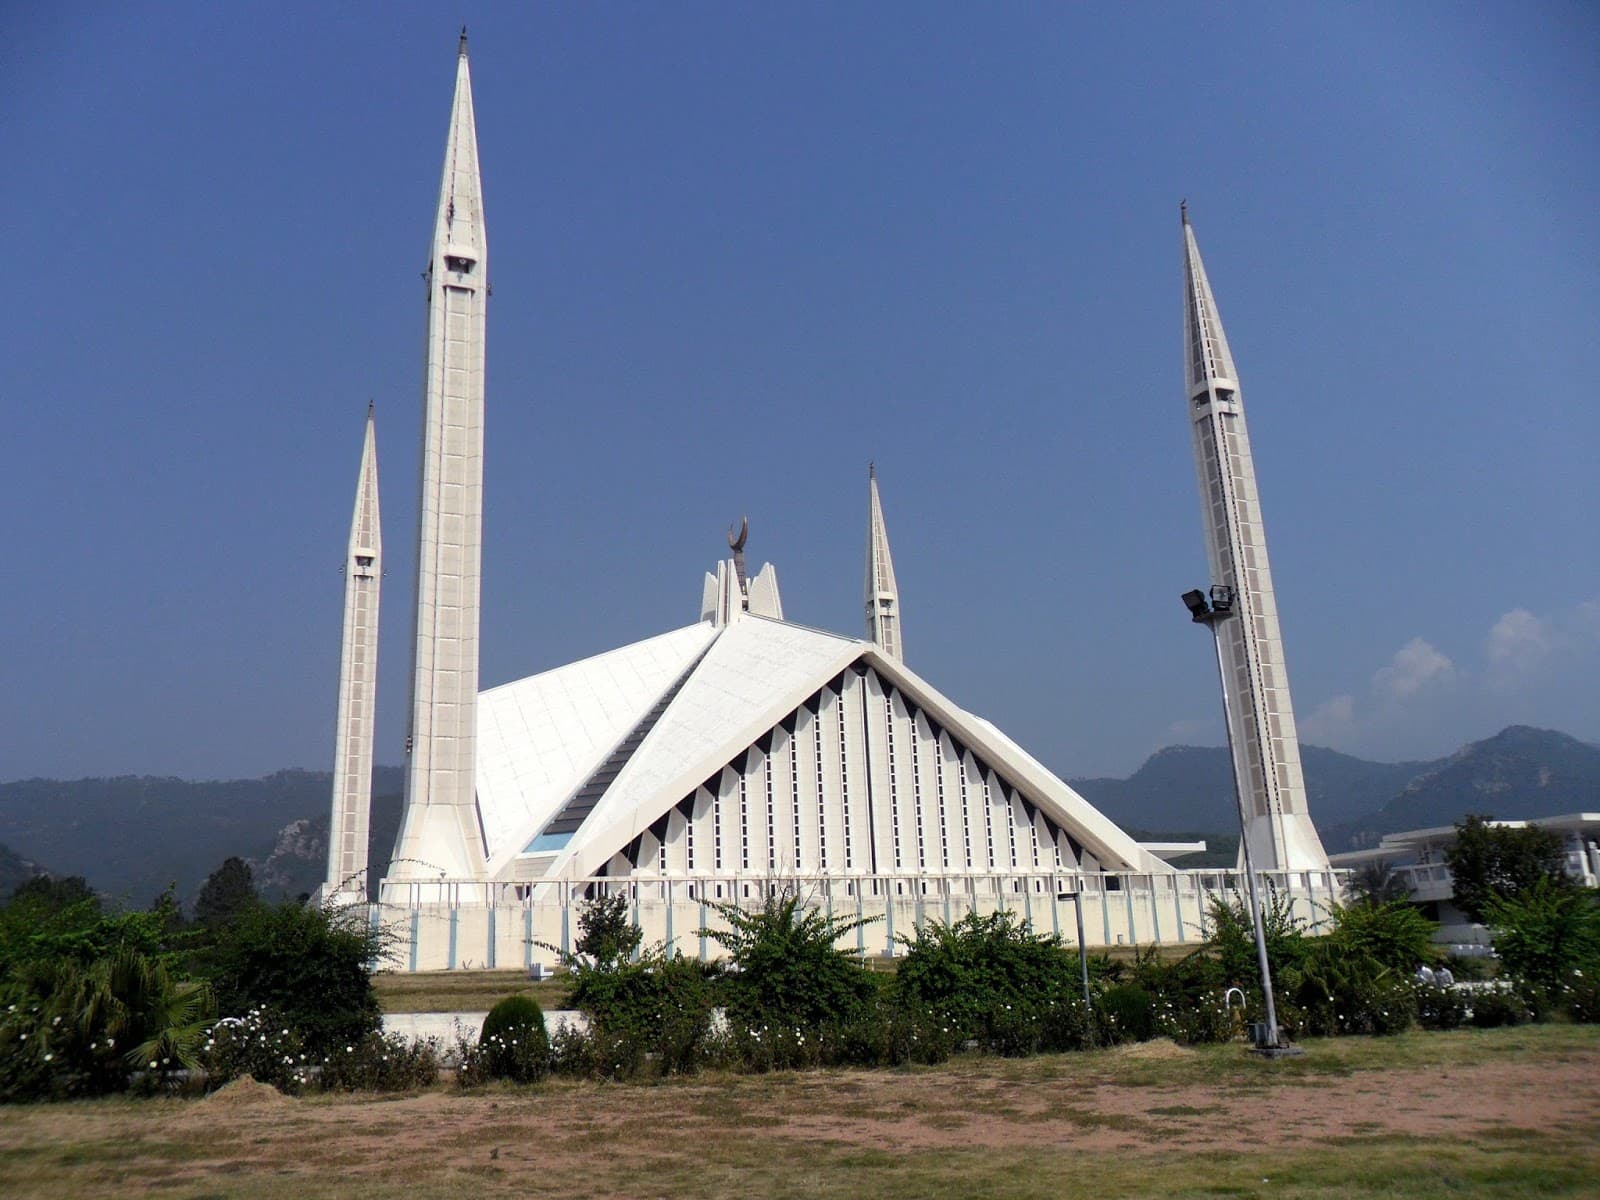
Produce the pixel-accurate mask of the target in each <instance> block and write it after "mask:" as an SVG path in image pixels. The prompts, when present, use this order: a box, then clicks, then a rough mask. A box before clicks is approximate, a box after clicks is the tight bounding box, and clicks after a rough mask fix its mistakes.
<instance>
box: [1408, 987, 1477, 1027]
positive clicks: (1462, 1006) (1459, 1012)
mask: <svg viewBox="0 0 1600 1200" xmlns="http://www.w3.org/2000/svg"><path fill="white" fill-rule="evenodd" d="M1467 1007H1468V1001H1467V994H1466V993H1465V992H1464V991H1462V990H1461V989H1460V988H1453V987H1449V988H1447V987H1439V986H1438V985H1436V984H1430V983H1424V984H1421V985H1419V986H1418V987H1417V1021H1418V1023H1419V1024H1420V1025H1421V1026H1422V1027H1423V1028H1424V1029H1459V1028H1460V1027H1461V1025H1462V1024H1463V1023H1464V1022H1465V1021H1466V1019H1467Z"/></svg>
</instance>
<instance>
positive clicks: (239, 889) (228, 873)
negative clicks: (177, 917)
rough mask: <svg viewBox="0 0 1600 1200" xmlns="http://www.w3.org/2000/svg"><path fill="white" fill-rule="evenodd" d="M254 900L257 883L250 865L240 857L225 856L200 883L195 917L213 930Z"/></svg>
mask: <svg viewBox="0 0 1600 1200" xmlns="http://www.w3.org/2000/svg"><path fill="white" fill-rule="evenodd" d="M255 902H256V886H255V881H254V880H253V879H252V878H251V875H250V864H249V863H247V862H245V861H244V859H242V858H237V857H234V858H227V859H224V860H223V863H222V865H221V866H220V867H218V868H217V869H216V870H215V871H213V872H211V874H210V875H208V876H207V877H206V881H205V883H204V884H202V885H201V887H200V894H199V895H198V896H196V897H195V902H194V916H195V920H197V921H199V922H200V924H202V925H204V926H206V927H208V928H213V929H214V928H216V927H217V926H218V925H221V924H223V923H225V922H226V921H228V920H230V919H231V918H232V917H233V916H234V914H236V913H238V912H240V911H241V910H243V909H244V908H246V907H248V906H249V905H251V904H254V903H255Z"/></svg>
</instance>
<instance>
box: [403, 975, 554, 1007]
mask: <svg viewBox="0 0 1600 1200" xmlns="http://www.w3.org/2000/svg"><path fill="white" fill-rule="evenodd" d="M372 984H373V987H374V988H375V989H376V991H377V993H378V1003H379V1004H381V1005H382V1006H383V1011H384V1012H386V1013H412V1012H487V1011H488V1010H489V1009H491V1008H493V1007H494V1005H495V1001H497V1000H503V999H505V998H506V997H507V996H510V995H514V994H518V993H522V994H526V995H529V996H532V997H533V998H534V999H535V1000H537V1001H538V1002H539V1007H540V1008H545V1009H551V1008H565V1007H566V1003H567V993H568V992H569V991H571V988H570V987H569V986H568V984H567V981H566V978H565V976H561V975H558V976H556V977H555V978H554V979H544V980H540V981H539V982H538V983H535V982H534V981H533V980H531V979H529V978H528V973H527V972H526V971H424V972H419V973H417V974H411V975H400V974H388V973H385V974H379V975H374V976H373V977H372Z"/></svg>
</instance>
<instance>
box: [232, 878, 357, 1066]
mask: <svg viewBox="0 0 1600 1200" xmlns="http://www.w3.org/2000/svg"><path fill="white" fill-rule="evenodd" d="M386 945H387V938H386V936H385V935H384V934H383V933H382V932H381V931H379V930H375V929H373V928H372V927H371V926H370V925H368V924H367V923H366V921H365V920H364V919H362V917H361V915H360V914H359V913H358V911H357V910H354V909H351V908H336V907H331V906H330V907H328V908H307V907H304V906H302V905H299V904H278V905H267V904H253V905H251V906H249V907H248V908H245V909H243V910H242V911H240V912H239V913H238V914H237V915H236V916H235V917H234V919H233V920H232V921H231V922H229V923H228V924H227V925H225V926H223V927H222V928H221V929H220V930H218V931H217V934H216V940H215V942H214V944H213V945H212V946H211V947H210V948H209V950H208V952H207V953H206V955H205V957H204V966H205V970H206V973H207V974H209V975H210V976H211V979H212V984H213V986H214V987H215V989H216V995H217V1008H218V1010H219V1011H220V1012H221V1013H222V1014H223V1015H224V1016H230V1017H240V1016H243V1015H244V1014H245V1013H247V1012H248V1011H249V1010H250V1009H252V1008H256V1007H261V1008H266V1009H268V1010H270V1011H271V1012H273V1013H275V1014H276V1015H277V1016H278V1017H279V1018H281V1019H282V1020H283V1021H284V1022H285V1023H286V1024H288V1025H289V1026H290V1027H292V1028H293V1029H295V1030H297V1031H298V1032H299V1034H300V1036H301V1037H302V1038H303V1039H304V1040H305V1045H306V1049H307V1050H308V1051H313V1052H316V1053H318V1054H321V1053H325V1052H327V1051H329V1050H331V1049H332V1048H333V1047H334V1045H335V1044H337V1045H339V1046H341V1047H342V1046H344V1045H346V1044H353V1043H354V1042H355V1041H356V1040H358V1039H359V1038H361V1037H363V1036H365V1035H366V1034H367V1033H370V1032H372V1031H373V1030H376V1029H377V1028H378V1027H379V1025H380V1024H381V1020H380V1012H379V1008H378V997H377V994H376V993H375V992H374V991H373V988H372V975H371V970H370V967H371V964H372V963H373V962H375V961H377V959H378V958H379V957H380V956H381V955H382V954H383V951H384V949H385V947H386Z"/></svg>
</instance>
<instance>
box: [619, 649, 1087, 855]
mask: <svg viewBox="0 0 1600 1200" xmlns="http://www.w3.org/2000/svg"><path fill="white" fill-rule="evenodd" d="M865 698H866V690H865V681H864V680H863V681H862V682H859V683H855V684H854V686H853V687H850V686H845V685H844V683H843V680H842V679H841V680H840V681H836V683H835V684H834V685H833V686H832V687H830V688H829V689H825V690H824V691H823V692H820V693H818V694H817V695H816V696H814V697H813V698H812V700H811V701H808V702H807V704H806V706H805V708H804V710H803V711H802V710H797V711H796V713H794V714H792V715H791V717H790V718H788V719H787V720H786V721H785V722H784V723H783V725H782V726H781V730H780V729H775V730H774V731H773V733H772V734H771V735H769V736H768V737H765V738H763V739H761V742H759V743H757V745H756V746H755V747H753V748H752V751H751V752H750V754H749V755H748V756H741V757H740V758H739V759H738V760H736V761H735V762H734V763H733V764H732V765H731V770H732V771H733V772H734V774H735V775H736V777H737V782H736V783H735V782H734V780H733V779H728V780H727V786H723V781H724V775H725V772H724V773H719V775H717V776H714V777H713V778H711V779H710V780H707V782H706V783H705V784H704V785H702V787H700V788H698V789H696V791H695V792H694V793H693V794H692V795H690V796H688V797H685V799H684V800H683V801H682V802H681V803H680V804H679V805H678V806H677V808H676V809H675V810H674V812H673V813H672V814H669V815H668V816H666V817H663V818H662V819H661V820H659V821H658V822H657V823H656V825H655V826H654V827H652V829H651V831H650V833H651V835H652V840H653V841H654V843H655V844H654V845H652V846H651V847H650V849H651V851H652V853H651V855H650V858H649V860H648V862H640V859H639V854H640V850H641V849H642V846H643V843H644V839H643V837H641V838H640V839H636V840H635V842H634V843H633V845H631V846H630V847H629V848H628V851H627V852H625V859H626V864H627V865H632V866H635V867H643V868H644V869H646V870H659V871H662V872H665V871H667V870H668V869H669V865H676V866H677V867H679V868H686V869H687V870H688V871H690V872H697V871H706V870H708V869H709V870H710V871H713V872H716V873H723V872H731V871H734V870H737V871H741V872H748V871H751V870H759V869H761V868H763V867H764V868H765V869H766V871H767V872H768V873H772V874H778V873H782V872H784V871H788V870H792V871H794V872H797V873H808V872H813V871H816V870H818V869H823V868H828V869H843V870H845V871H847V872H852V873H854V872H862V871H866V872H870V873H872V874H877V873H879V872H880V871H882V870H883V869H884V867H887V868H888V870H889V871H890V872H893V873H901V872H906V871H909V870H912V869H915V870H917V871H927V870H928V869H930V857H932V858H934V859H936V863H934V864H932V865H935V866H936V867H937V868H939V869H944V870H952V869H957V870H977V871H982V870H985V869H988V870H996V869H1007V868H1009V869H1011V870H1020V869H1023V868H1024V867H1026V868H1028V869H1033V868H1035V867H1037V868H1039V869H1045V870H1049V869H1055V868H1059V867H1063V866H1070V865H1071V863H1072V857H1073V856H1077V855H1080V854H1081V848H1080V847H1079V846H1078V845H1077V843H1076V842H1075V841H1072V840H1071V839H1070V838H1068V837H1066V836H1065V835H1064V834H1063V833H1062V831H1061V830H1060V828H1059V827H1057V826H1056V825H1055V824H1054V823H1053V822H1051V821H1049V819H1048V818H1045V817H1043V816H1042V815H1041V814H1039V812H1038V810H1037V809H1036V808H1035V807H1034V806H1033V805H1031V804H1029V803H1027V802H1026V801H1025V800H1023V799H1022V798H1021V797H1020V796H1018V795H1017V794H1016V793H1015V792H1014V791H1013V790H1012V789H1011V788H1010V786H1009V785H1007V784H1005V783H1004V782H1003V781H1000V780H999V779H998V777H997V776H995V775H994V773H993V772H992V770H991V769H990V768H989V767H988V766H987V765H986V764H984V763H982V762H980V761H978V760H977V759H976V758H974V757H973V756H972V755H971V754H970V752H969V751H968V750H967V749H966V748H965V747H964V746H962V745H961V744H960V743H958V742H956V741H955V739H954V738H952V737H951V736H950V735H949V733H948V732H947V731H944V730H941V729H940V728H939V727H938V726H937V725H936V724H935V723H934V722H932V721H931V720H929V719H928V718H927V717H926V716H925V715H924V714H923V713H921V712H920V711H918V710H917V709H916V708H915V706H913V705H910V704H908V703H906V701H905V699H904V697H903V696H902V695H900V694H899V693H898V692H896V691H894V690H893V689H890V690H889V692H888V694H887V695H885V696H884V698H883V701H882V704H883V707H882V709H881V710H880V711H881V713H882V716H883V732H884V745H883V751H884V753H885V755H886V759H887V761H886V763H885V764H884V765H885V766H886V767H887V771H886V775H887V779H888V794H887V796H884V797H880V798H873V797H871V795H870V791H871V789H870V788H869V790H868V795H867V797H865V798H866V799H868V800H873V799H876V801H877V803H881V804H885V805H886V807H887V810H888V811H887V814H886V815H887V817H888V822H887V824H888V829H887V831H884V830H883V829H882V828H881V827H880V828H879V829H876V830H866V829H864V828H858V826H859V825H860V823H861V821H862V819H863V818H866V819H871V817H870V811H868V812H863V811H862V810H861V801H862V799H863V797H862V796H860V795H858V794H857V792H856V790H855V789H853V788H852V786H851V785H852V782H853V781H854V782H855V783H857V785H858V786H859V784H860V783H861V782H862V780H861V779H860V778H857V777H858V776H859V775H860V773H861V772H862V771H864V770H867V769H868V765H867V764H865V763H855V764H853V769H852V763H851V762H850V761H849V760H850V757H851V756H850V745H851V739H850V732H851V730H850V723H849V722H850V719H851V714H850V712H847V709H850V710H853V711H861V712H862V714H863V716H865V715H868V714H870V713H871V712H872V711H873V708H872V706H871V705H866V706H865V707H864V708H863V709H861V710H855V706H856V705H859V704H862V702H863V700H864V699H865ZM830 708H831V709H832V711H831V712H829V711H828V710H829V709H830ZM862 733H863V734H864V733H865V730H864V729H863V730H862ZM929 733H931V734H932V735H933V740H932V742H931V744H929V742H928V734H929ZM830 735H831V736H830ZM907 739H909V741H908V740H907ZM808 740H809V743H810V745H809V746H808V745H807V744H806V743H807V741H808ZM928 751H931V752H932V754H933V756H934V757H933V761H932V763H931V764H929V765H931V768H932V772H931V779H929V780H926V781H925V780H924V778H923V776H924V771H925V770H926V769H927V768H926V767H925V764H924V757H925V753H926V752H928ZM802 764H805V765H807V766H809V767H810V768H811V774H812V778H811V779H810V780H809V781H807V780H805V779H804V778H803V776H804V775H805V772H804V771H802V769H801V768H802ZM908 771H909V774H907V772H908ZM947 771H950V772H952V773H953V778H952V779H951V782H952V783H953V784H954V785H955V790H954V794H953V795H947V792H946V786H947V785H946V772H947ZM785 772H786V773H787V783H788V786H787V789H786V791H787V793H788V794H787V796H782V795H780V793H779V790H778V780H779V778H780V777H781V776H783V775H784V773H785ZM908 781H909V782H908ZM925 782H927V783H928V784H929V790H931V792H932V794H931V795H927V794H925V792H924V783H925ZM803 785H807V786H803ZM811 788H814V789H815V797H816V804H815V810H814V824H811V823H810V822H806V823H805V824H804V825H803V814H804V813H807V812H808V811H810V810H808V809H807V808H806V806H805V803H804V799H805V797H804V793H805V792H808V791H810V789H811ZM980 795H981V801H980V800H978V797H979V796H980ZM830 799H832V800H833V801H834V803H832V804H830ZM785 800H787V803H786V804H785V803H784V801H785ZM952 800H953V801H954V802H955V803H957V804H959V806H960V813H959V836H958V837H952V832H953V828H954V827H955V825H956V822H955V820H954V819H953V817H952V814H951V813H950V811H949V808H948V804H949V802H950V801H952ZM975 801H977V802H979V803H981V805H982V830H983V837H982V845H981V846H980V845H975V844H974V839H973V833H974V820H973V813H972V806H973V803H974V802H975ZM757 803H759V804H761V805H762V806H763V807H762V809H761V811H760V812H755V811H753V810H752V805H753V804H757ZM735 804H736V805H737V809H736V810H734V811H729V806H730V805H735ZM872 807H876V805H875V804H874V805H872ZM878 812H879V813H883V809H878ZM997 817H998V820H997ZM1041 821H1043V823H1044V829H1043V830H1041V829H1040V822H1041ZM707 825H709V829H707V828H705V826H707ZM758 831H759V834H760V835H761V839H762V840H764V843H765V844H764V845H758V844H757V835H758ZM882 832H887V833H888V834H889V838H890V844H889V846H888V847H883V846H881V845H880V846H879V847H878V848H877V849H876V850H872V848H871V845H870V843H871V841H872V839H873V838H874V837H876V836H878V835H879V834H881V833H882ZM830 835H831V836H830ZM731 836H736V837H737V845H738V852H737V855H730V854H729V853H728V852H727V847H726V846H725V842H724V840H725V838H728V837H731ZM934 838H937V846H933V847H930V845H929V843H930V842H931V841H932V840H933V839H934ZM834 839H837V840H836V841H835V840H834ZM707 842H709V847H708V845H707ZM863 842H865V843H867V844H866V845H862V844H861V843H863ZM675 843H676V844H677V845H679V846H681V850H682V855H681V857H679V856H678V854H677V853H676V852H674V851H672V850H671V847H672V846H673V845H674V844H675ZM1063 843H1065V844H1066V850H1065V853H1064V851H1063ZM835 847H837V851H836V853H837V857H835V856H834V854H830V850H832V849H834V848H835ZM708 849H709V854H708V853H707V851H708ZM885 849H887V850H888V851H889V862H888V863H886V864H883V863H879V862H878V861H877V859H878V856H879V855H880V854H882V852H883V851H884V850H885ZM863 850H867V851H869V853H868V854H863V853H862V851H863ZM758 854H759V855H760V858H759V860H758V859H757V857H756V856H757V855H758ZM617 865H618V866H621V867H623V869H624V870H625V869H626V866H625V865H624V864H622V863H619V864H617Z"/></svg>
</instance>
